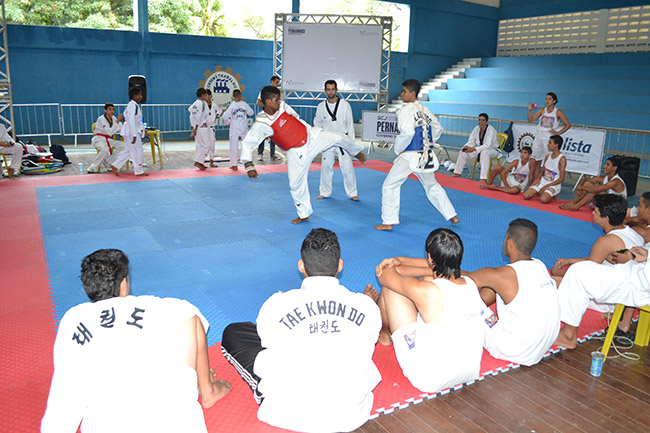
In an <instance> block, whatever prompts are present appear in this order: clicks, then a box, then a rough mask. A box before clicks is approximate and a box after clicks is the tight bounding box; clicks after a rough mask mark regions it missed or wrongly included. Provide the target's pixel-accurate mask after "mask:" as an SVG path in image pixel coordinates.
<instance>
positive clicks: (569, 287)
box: [557, 261, 650, 326]
mask: <svg viewBox="0 0 650 433" xmlns="http://www.w3.org/2000/svg"><path fill="white" fill-rule="evenodd" d="M634 266H645V264H643V263H630V262H628V263H625V264H622V265H616V266H607V265H602V264H599V263H594V262H587V261H584V262H578V263H576V264H574V265H571V267H570V268H569V270H568V271H567V273H566V275H565V276H564V278H563V279H562V283H561V284H560V287H558V292H557V293H558V297H559V299H560V319H561V320H562V321H563V322H564V323H566V324H567V325H571V326H578V325H580V321H581V320H582V316H583V315H584V314H585V311H587V307H588V306H589V301H590V300H592V299H593V300H594V301H596V302H601V303H608V304H624V305H628V306H633V307H642V306H644V305H648V304H650V287H640V284H639V282H638V280H636V279H630V277H629V273H628V272H625V270H626V267H634ZM635 280H636V281H635Z"/></svg>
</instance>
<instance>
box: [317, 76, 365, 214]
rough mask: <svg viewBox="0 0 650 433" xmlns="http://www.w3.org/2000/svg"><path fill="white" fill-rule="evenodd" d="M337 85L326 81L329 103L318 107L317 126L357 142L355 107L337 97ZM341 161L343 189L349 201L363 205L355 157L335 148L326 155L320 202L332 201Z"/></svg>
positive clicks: (323, 157)
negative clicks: (337, 163) (353, 163)
mask: <svg viewBox="0 0 650 433" xmlns="http://www.w3.org/2000/svg"><path fill="white" fill-rule="evenodd" d="M337 92H338V90H337V86H336V81H334V80H327V81H325V95H326V96H327V100H326V101H323V102H321V103H320V104H318V108H316V116H315V117H314V126H318V127H321V128H323V129H324V130H325V131H329V132H334V133H336V134H340V135H347V136H348V137H349V138H350V139H351V140H352V141H354V120H353V119H352V107H350V103H349V102H348V101H346V100H345V99H341V97H340V96H338V95H337ZM336 158H338V160H339V165H340V166H341V174H342V175H343V187H344V188H345V194H346V195H347V196H348V198H349V199H352V200H354V201H359V196H358V195H357V177H356V176H355V174H354V165H352V156H350V154H349V153H347V152H345V151H344V150H343V149H341V148H340V147H332V148H330V149H329V150H328V151H326V152H323V155H322V158H321V169H320V188H319V192H320V195H319V196H318V197H316V199H318V200H320V199H323V198H329V197H330V196H331V195H332V180H333V178H334V160H335V159H336Z"/></svg>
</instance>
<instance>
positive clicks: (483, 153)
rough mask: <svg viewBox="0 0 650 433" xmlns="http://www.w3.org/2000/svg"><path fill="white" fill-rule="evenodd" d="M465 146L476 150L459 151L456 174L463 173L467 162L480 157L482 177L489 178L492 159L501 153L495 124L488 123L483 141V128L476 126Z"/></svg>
mask: <svg viewBox="0 0 650 433" xmlns="http://www.w3.org/2000/svg"><path fill="white" fill-rule="evenodd" d="M465 147H475V148H476V150H474V151H472V152H462V151H461V152H458V160H457V161H456V168H454V174H463V169H464V168H465V164H467V162H468V161H474V160H475V159H476V158H478V159H479V162H480V163H481V176H480V178H481V179H483V180H485V179H487V178H488V176H489V175H490V159H491V158H496V157H497V156H498V155H499V154H500V152H499V140H498V138H497V130H496V129H494V127H493V126H491V125H487V128H485V135H484V136H483V141H481V128H480V127H479V126H476V127H475V128H474V129H473V130H472V133H471V134H470V135H469V140H467V143H465V145H464V146H463V148H465Z"/></svg>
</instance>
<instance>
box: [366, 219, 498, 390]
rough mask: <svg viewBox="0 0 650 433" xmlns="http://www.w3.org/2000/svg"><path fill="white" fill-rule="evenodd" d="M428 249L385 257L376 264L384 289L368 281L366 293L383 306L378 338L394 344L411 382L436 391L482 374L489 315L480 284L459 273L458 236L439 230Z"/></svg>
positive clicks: (430, 235) (434, 233)
mask: <svg viewBox="0 0 650 433" xmlns="http://www.w3.org/2000/svg"><path fill="white" fill-rule="evenodd" d="M425 250H426V252H427V258H426V259H424V258H413V257H393V258H389V259H384V260H382V262H381V263H380V264H379V265H378V266H377V269H376V274H377V279H378V280H379V283H380V284H381V286H382V287H381V292H380V294H379V295H378V294H377V291H376V290H375V289H374V288H373V287H372V286H371V285H370V284H368V285H367V286H366V290H365V292H364V293H366V294H368V295H369V296H370V297H372V298H373V299H375V300H376V301H377V303H378V305H379V310H380V311H381V318H382V329H381V332H380V334H379V343H380V344H383V345H384V346H389V345H391V344H392V345H393V347H394V348H395V355H396V356H397V362H399V365H400V367H402V371H403V372H404V376H406V377H407V378H408V380H409V381H410V382H411V384H413V386H415V387H416V388H418V389H419V390H421V391H423V392H430V393H434V392H438V391H440V390H442V389H444V388H448V387H451V386H454V385H458V384H461V383H465V382H468V381H471V380H474V379H477V378H478V376H479V370H480V367H481V357H482V356H483V339H484V334H485V330H484V327H485V323H484V319H485V317H486V316H485V313H484V310H485V304H483V302H482V301H481V297H480V296H479V292H478V288H477V287H476V284H474V282H473V281H472V280H471V279H469V278H467V277H462V276H461V274H460V265H461V261H462V259H463V242H462V241H461V240H460V237H459V236H458V235H457V234H456V233H454V232H453V231H451V230H449V229H443V228H439V229H436V230H434V231H432V232H431V233H430V234H429V236H428V237H427V240H426V242H425ZM391 341H392V343H391Z"/></svg>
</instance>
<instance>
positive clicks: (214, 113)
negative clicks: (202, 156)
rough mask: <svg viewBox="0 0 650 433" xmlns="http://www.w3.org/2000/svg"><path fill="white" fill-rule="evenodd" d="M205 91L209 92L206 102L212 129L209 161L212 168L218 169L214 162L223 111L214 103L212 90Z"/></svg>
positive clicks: (209, 126) (209, 123)
mask: <svg viewBox="0 0 650 433" xmlns="http://www.w3.org/2000/svg"><path fill="white" fill-rule="evenodd" d="M205 91H206V92H208V96H207V98H206V102H207V104H208V121H207V122H206V123H207V124H208V128H210V142H211V143H212V145H210V147H209V150H208V158H207V159H208V160H209V161H210V167H216V166H217V164H215V162H214V147H215V144H216V138H217V117H219V116H220V115H221V111H222V110H221V107H219V105H217V104H215V103H214V102H213V101H212V92H211V91H210V89H205Z"/></svg>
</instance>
